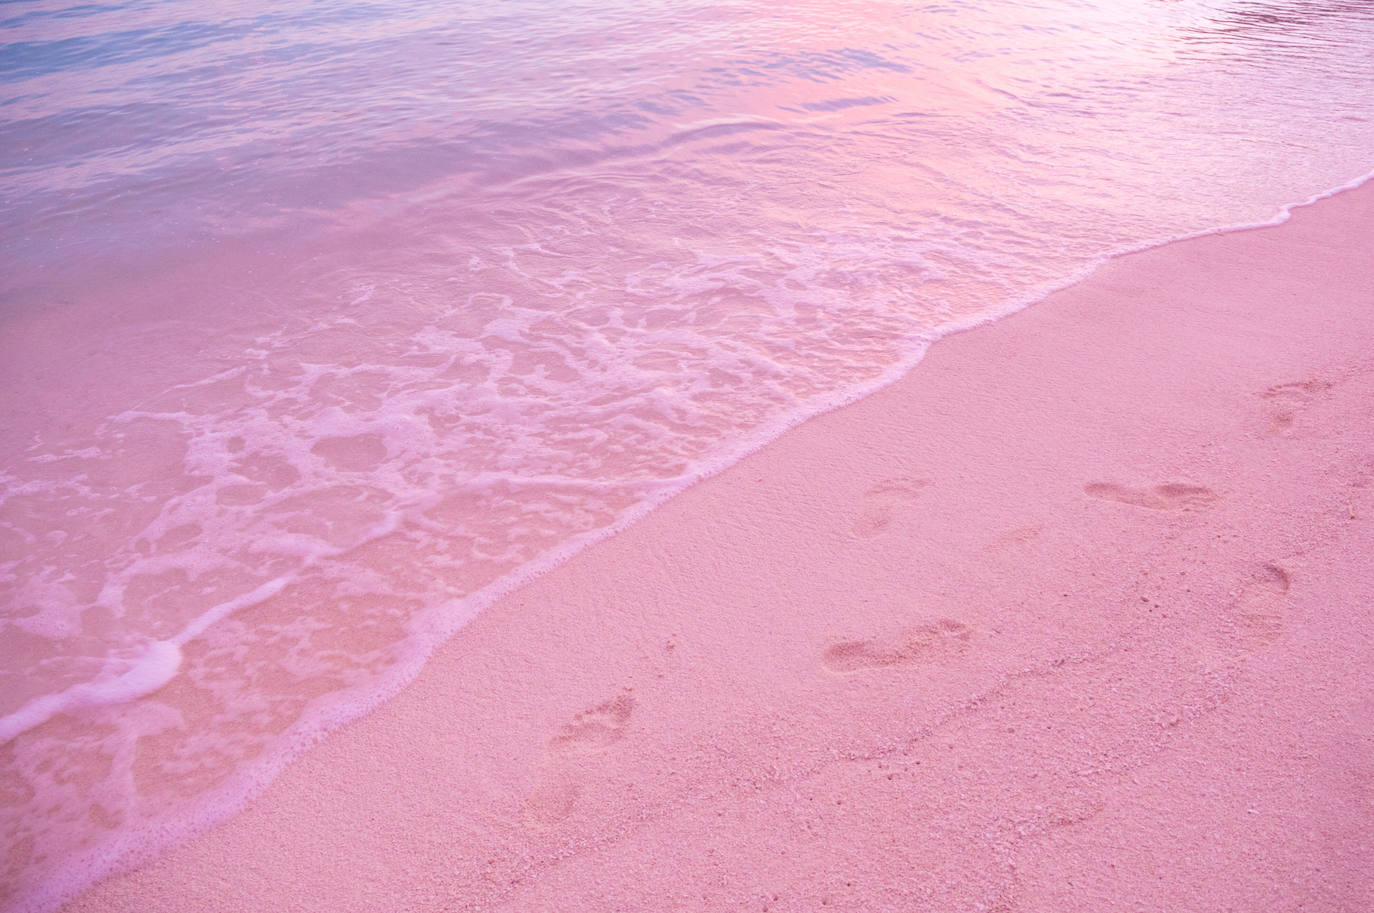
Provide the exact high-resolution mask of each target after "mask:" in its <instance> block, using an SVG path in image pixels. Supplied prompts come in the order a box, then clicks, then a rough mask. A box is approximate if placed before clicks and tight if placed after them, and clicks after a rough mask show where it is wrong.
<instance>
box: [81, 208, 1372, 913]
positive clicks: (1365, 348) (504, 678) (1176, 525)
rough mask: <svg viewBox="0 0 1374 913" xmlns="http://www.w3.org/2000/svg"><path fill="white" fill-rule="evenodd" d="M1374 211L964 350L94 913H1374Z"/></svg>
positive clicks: (286, 780) (1326, 222)
mask: <svg viewBox="0 0 1374 913" xmlns="http://www.w3.org/2000/svg"><path fill="white" fill-rule="evenodd" d="M1371 404H1374V186H1365V187H1363V188H1360V189H1357V190H1355V191H1350V192H1346V193H1342V194H1339V195H1337V196H1335V197H1333V198H1330V199H1327V200H1324V201H1321V202H1319V203H1316V204H1314V205H1311V206H1308V207H1304V208H1300V209H1298V210H1296V211H1295V212H1294V214H1293V217H1292V218H1291V220H1289V221H1288V222H1287V223H1285V224H1283V225H1282V226H1279V227H1274V228H1264V229H1255V230H1248V231H1240V232H1233V233H1228V234H1223V235H1216V236H1209V237H1203V238H1198V239H1194V240H1188V241H1183V242H1178V243H1173V244H1169V245H1166V246H1164V247H1160V248H1156V249H1153V250H1149V251H1145V252H1142V253H1138V254H1133V255H1130V256H1126V257H1123V258H1119V259H1117V260H1114V261H1112V262H1110V263H1108V264H1107V265H1105V266H1104V267H1103V268H1101V269H1100V270H1099V271H1098V272H1097V273H1095V274H1094V275H1093V276H1092V277H1091V278H1089V279H1088V280H1086V281H1084V282H1082V283H1080V284H1078V285H1076V286H1074V287H1072V288H1069V289H1067V290H1064V291H1062V292H1059V293H1057V294H1055V295H1054V296H1052V297H1051V298H1050V299H1048V300H1046V301H1044V302H1042V303H1040V304H1038V305H1035V306H1033V307H1031V308H1029V309H1028V310H1026V311H1023V312H1021V313H1020V314H1017V315H1015V316H1013V317H1010V318H1007V319H1005V320H1002V321H1000V322H998V323H995V324H993V325H990V326H986V327H983V328H979V329H976V330H973V331H969V332H966V333H963V334H960V335H958V336H955V337H951V338H949V339H946V340H943V341H941V342H939V343H937V344H936V345H935V346H934V348H933V349H932V351H931V352H930V354H929V355H928V356H927V358H926V359H925V360H924V361H923V362H922V363H921V364H920V365H919V366H918V367H917V368H916V369H915V370H914V371H913V372H912V373H911V374H910V375H909V376H907V377H906V378H905V379H904V380H902V381H900V382H899V383H897V384H895V385H893V386H891V387H889V388H887V389H886V390H884V391H882V392H880V393H878V394H876V395H873V396H871V397H869V398H867V399H865V400H863V401H861V402H859V403H857V404H855V405H853V406H850V407H847V408H845V409H842V410H839V411H836V412H833V413H830V414H828V415H825V416H822V417H820V418H817V419H814V420H812V421H810V422H808V423H806V424H805V425H803V426H801V427H799V428H797V429H795V430H794V431H792V432H790V433H788V434H787V435H785V436H784V437H783V438H781V439H780V440H778V441H776V442H775V443H773V444H772V445H770V446H768V447H767V448H765V449H763V450H762V451H760V452H758V453H756V454H754V455H753V456H751V457H749V458H747V459H745V460H744V461H742V462H741V463H739V464H737V465H735V466H734V467H733V468H731V469H729V470H728V471H726V472H724V473H722V474H721V475H719V476H717V477H715V478H713V479H711V480H709V481H707V482H705V483H703V484H700V485H698V486H696V487H695V488H693V489H691V490H689V491H688V492H686V493H685V494H683V495H680V496H679V497H677V498H675V499H673V500H672V501H670V502H669V503H668V504H666V505H665V506H663V507H661V508H660V509H658V510H657V511H655V512H653V513H652V514H651V515H650V516H648V517H647V518H646V519H644V520H642V521H641V522H639V523H638V524H636V525H635V526H634V527H632V528H631V529H630V530H629V531H628V532H625V533H623V534H621V535H619V536H617V537H614V538H613V539H610V540H608V541H606V542H603V543H602V544H600V545H597V546H595V547H593V548H590V549H588V550H587V551H585V552H584V553H582V554H581V555H579V556H578V557H576V558H575V559H573V560H572V561H570V562H569V563H567V564H565V565H564V566H562V567H560V568H559V569H557V570H556V571H554V572H552V573H550V574H548V575H546V576H544V577H542V578H539V579H537V580H535V581H533V582H532V583H530V584H529V585H528V586H526V587H524V588H523V589H521V590H519V591H518V592H516V593H515V594H513V595H512V596H510V597H508V598H506V599H505V600H503V601H501V602H500V603H498V604H497V605H496V606H495V607H493V608H492V609H490V610H488V611H487V612H485V613H484V614H482V615H481V616H480V617H479V618H478V619H477V620H476V621H474V622H473V623H472V624H471V625H470V626H469V627H468V628H466V629H465V630H463V631H462V632H460V633H459V634H458V635H457V636H456V637H455V638H453V639H452V640H451V641H450V642H449V643H448V644H447V645H446V646H445V647H444V648H443V649H441V650H440V651H439V652H438V653H437V654H436V655H435V656H434V657H433V658H432V659H431V661H430V662H429V664H428V665H427V666H426V667H425V669H424V671H423V672H422V674H421V675H420V677H419V678H418V679H417V680H416V681H415V682H414V683H413V684H412V685H411V686H410V687H409V688H408V689H407V690H405V691H404V692H403V693H402V694H401V695H400V696H399V697H397V698H395V699H394V700H392V701H390V702H388V703H387V704H385V705H384V706H382V707H381V708H380V709H379V710H377V711H375V712H374V713H372V714H370V715H369V716H367V717H365V718H363V719H362V720H360V721H358V722H357V723H355V724H353V725H351V726H348V727H346V728H344V729H343V730H341V731H338V732H336V733H334V734H333V735H331V736H330V737H328V738H327V739H326V740H325V741H323V742H322V743H321V744H319V745H318V746H317V747H315V748H314V749H312V750H311V751H310V752H309V753H307V754H306V755H305V756H304V757H303V758H302V759H301V760H299V761H297V762H296V763H295V764H293V765H292V766H290V767H289V768H288V769H287V770H286V772H285V773H284V774H283V775H282V776H281V777H280V778H279V779H278V780H276V781H275V782H274V783H272V784H271V786H270V787H269V788H268V789H267V790H266V791H265V792H264V793H263V794H262V795H261V796H259V797H258V798H257V799H256V800H254V801H253V802H252V803H250V805H249V806H248V807H247V808H246V809H245V810H244V811H243V812H242V813H240V814H239V815H238V816H236V817H234V818H232V819H231V820H230V821H228V822H227V823H226V824H224V825H222V826H219V827H217V828H215V829H213V830H211V831H209V832H208V833H205V834H204V835H203V836H201V837H200V838H198V839H196V840H195V841H193V842H191V843H190V844H188V845H185V846H183V847H181V848H179V849H177V850H175V851H173V852H171V853H170V854H168V855H166V856H164V857H162V858H160V859H157V860H155V861H154V862H152V863H151V864H149V865H147V866H145V867H143V868H141V869H139V870H137V871H134V872H132V873H130V874H127V875H123V876H119V877H115V878H113V879H110V880H108V881H106V882H104V883H103V884H101V885H99V886H98V887H97V888H96V889H94V890H93V891H91V892H90V893H89V894H87V895H86V896H84V897H83V898H81V899H79V900H78V901H76V902H74V903H71V904H69V905H68V906H67V907H66V908H65V909H66V910H68V911H71V913H77V911H81V913H125V911H127V913H134V911H138V913H154V911H190V910H195V911H212V910H223V911H245V910H280V911H331V913H334V911H377V910H387V911H412V910H413V911H440V910H443V911H459V910H464V911H466V910H511V911H517V910H518V911H536V910H540V911H542V910H548V911H578V910H583V911H612V910H626V911H630V910H658V911H663V910H773V911H813V910H822V909H839V910H852V911H879V910H903V911H911V910H932V911H956V910H959V911H962V910H967V911H975V910H982V911H1002V913H1010V911H1027V913H1029V911H1056V913H1066V911H1085V913H1086V911H1092V913H1103V911H1114V910H1149V911H1164V910H1168V911H1199V913H1201V911H1207V913H1218V911H1224V910H1236V911H1256V910H1265V911H1290V910H1292V911H1296V910H1303V911H1309V913H1315V911H1321V913H1337V911H1340V913H1347V911H1348V913H1357V911H1366V910H1369V909H1374V871H1372V870H1371V868H1370V866H1369V860H1370V859H1371V858H1374V421H1372V420H1371V416H1372V415H1374V412H1372V411H1371V409H1372V407H1371Z"/></svg>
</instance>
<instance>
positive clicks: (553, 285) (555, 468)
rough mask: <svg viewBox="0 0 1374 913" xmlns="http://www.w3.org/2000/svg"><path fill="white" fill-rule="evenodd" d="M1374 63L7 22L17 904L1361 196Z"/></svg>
mask: <svg viewBox="0 0 1374 913" xmlns="http://www.w3.org/2000/svg"><path fill="white" fill-rule="evenodd" d="M1372 48H1374V5H1372V4H1368V3H1365V2H1361V0H1347V2H1340V0H1174V2H1167V0H1040V2H1028V0H1003V2H995V0H978V2H946V3H936V4H929V5H922V4H903V3H885V2H866V3H865V2H831V3H801V4H778V5H775V4H768V3H764V2H761V0H736V2H728V0H713V2H709V3H704V2H687V0H683V2H677V3H665V2H652V0H649V2H636V3H628V2H577V0H573V2H559V3H552V2H546V0H539V2H534V0H523V2H521V0H516V2H506V3H476V2H470V0H464V2H458V3H424V2H419V0H382V2H370V3H348V2H344V0H339V2H330V0H320V2H302V0H294V2H291V0H286V2H273V3H267V2H265V0H245V2H223V3H209V2H170V0H158V2H142V3H138V2H134V3H124V2H114V3H109V4H105V5H101V4H98V3H97V4H77V3H75V2H72V0H12V2H8V3H5V4H4V5H3V6H0V195H3V212H4V223H3V229H2V231H3V239H2V243H3V246H2V247H0V294H2V295H3V304H2V305H0V378H3V386H2V387H0V390H2V392H3V403H4V405H3V425H2V426H0V486H2V489H0V594H2V595H0V612H2V613H3V615H2V616H0V803H3V805H2V806H0V840H3V849H4V856H3V861H2V862H0V885H2V886H0V906H3V908H4V909H7V910H45V909H49V908H51V907H52V906H53V905H54V904H56V903H57V902H59V901H60V900H61V899H62V898H63V897H65V896H68V895H69V894H70V893H71V892H72V891H75V890H79V889H80V888H81V887H82V886H84V885H86V884H88V883H89V882H90V880H91V879H92V878H94V877H98V876H99V875H100V874H101V873H103V872H106V871H109V870H110V869H111V868H113V867H118V866H121V865H127V864H130V863H132V862H135V861H137V860H138V859H141V858H146V856H147V854H148V853H150V852H154V851H156V850H157V849H159V848H162V847H165V846H166V845H167V844H168V843H169V842H172V841H175V840H177V839H180V838H182V837H184V836H185V835H186V834H187V833H189V832H190V831H192V830H194V829H195V828H198V827H202V826H204V825H205V824H207V823H210V822H213V821H214V820H217V819H218V818H221V817H223V816H224V815H225V814H228V813H229V812H230V811H232V810H233V808H234V807H235V806H236V804H237V803H239V802H241V801H242V800H243V798H244V797H245V796H247V795H249V794H250V793H251V792H252V790H253V789H255V788H256V787H258V786H260V785H261V784H262V783H263V782H265V781H266V780H267V779H268V778H270V776H271V775H272V773H273V772H274V771H275V770H276V769H277V768H278V767H279V766H280V764H281V763H282V762H283V761H284V760H286V759H287V758H289V756H290V755H291V754H292V753H294V752H296V751H298V750H299V749H300V747H302V746H303V745H305V744H308V743H309V742H310V741H311V740H312V739H314V738H316V737H317V736H318V735H319V734H321V733H323V732H324V731H327V730H328V729H329V728H330V727H331V726H333V725H337V724H338V723H339V722H340V721H342V720H345V719H347V718H350V717H353V716H356V715H357V714H358V713H361V712H363V711H364V710H366V709H367V708H369V707H370V706H373V705H375V703H376V702H377V701H378V700H380V699H382V698H384V697H385V696H386V695H388V694H390V693H393V692H394V691H395V690H396V689H397V688H398V687H399V686H400V685H401V684H403V683H404V682H405V681H406V680H407V679H408V678H409V677H410V676H411V675H413V673H414V671H415V669H416V668H417V666H418V664H419V663H420V662H422V661H423V659H424V657H425V656H426V655H427V654H428V652H429V651H430V650H431V649H432V648H433V647H434V646H435V645H436V644H437V643H438V642H439V641H440V640H441V639H442V638H443V637H445V636H446V635H448V634H450V633H452V632H453V631H454V630H456V629H457V628H458V627H460V626H461V625H462V624H463V623H464V622H465V621H466V620H468V619H470V618H471V617H472V615H473V614H474V613H476V612H478V611H480V610H481V609H482V608H483V607H484V606H485V605H487V604H488V603H489V602H490V601H491V600H492V598H494V596H495V595H498V594H499V593H501V592H502V591H504V590H507V589H509V588H510V587H511V586H514V585H516V584H518V583H519V582H520V581H521V580H524V579H527V578H528V577H529V576H530V575H531V574H533V573H537V572H538V571H540V570H542V569H545V568H547V567H549V566H550V565H551V564H552V563H553V562H554V561H556V560H558V559H559V558H561V557H566V556H567V555H568V554H570V553H572V552H573V551H575V550H576V549H577V548H579V547H581V546H583V545H585V544H586V543H588V542H590V541H593V540H595V539H597V538H600V537H602V536H604V535H606V534H607V533H608V532H611V531H613V530H615V529H616V528H618V527H619V526H622V525H624V524H625V523H626V522H628V521H630V520H632V519H633V518H634V517H636V516H638V515H639V514H641V513H643V511H644V510H646V509H648V508H649V507H652V506H653V505H654V504H656V503H658V502H660V501H661V500H663V499H664V498H666V497H668V496H670V495H671V494H673V493H674V492H677V491H679V490H681V489H682V488H683V487H684V486H686V485H688V484H690V483H691V482H692V481H694V480H696V479H698V478H700V477H701V476H702V475H703V474H705V473H707V472H710V471H714V470H716V469H719V468H721V467H722V466H724V465H727V464H729V463H730V462H731V461H733V460H735V459H737V458H738V457H739V456H740V455H741V454H742V453H744V452H746V451H747V450H749V449H751V448H753V447H756V446H758V445H759V444H761V443H763V442H765V441H766V440H768V439H769V438H772V437H774V436H776V435H777V434H778V433H780V432H781V431H782V430H783V429H784V428H786V427H787V426H788V425H791V424H795V423H796V422H798V421H800V420H802V419H804V418H806V417H807V416H810V415H813V414H815V413H817V412H818V411H821V410H824V409H826V408H830V407H833V406H834V405H837V404H839V403H842V402H845V401H849V400H852V399H854V398H855V397H857V396H859V395H862V394H863V393H864V392H867V391H870V390H872V389H874V388H875V387H876V386H878V385H881V384H883V383H885V382H888V381H890V380H892V379H893V378H894V377H896V376H897V375H899V374H900V373H901V372H902V371H904V370H906V369H907V368H909V367H910V366H911V365H912V364H913V363H914V362H915V361H916V360H917V359H918V358H919V357H920V354H921V353H922V352H923V351H924V349H925V347H926V346H927V345H928V344H929V342H930V341H931V340H934V339H936V338H938V337H939V336H941V335H943V334H945V333H948V332H950V331H951V330H952V329H955V328H959V327H965V326H969V325H972V324H976V323H979V322H982V321H986V320H988V319H991V318H994V317H996V316H999V315H1002V314H1005V313H1007V312H1009V311H1010V310H1014V309H1015V308H1017V307H1020V306H1023V305H1024V304H1026V303H1029V302H1032V301H1033V300H1035V298H1037V297H1038V296H1041V295H1043V294H1044V292H1045V291H1046V290H1048V289H1050V288H1052V287H1054V286H1056V285H1062V284H1064V283H1065V282H1067V281H1070V280H1072V279H1073V278H1074V277H1076V276H1079V275H1081V274H1082V273H1083V272H1084V270H1085V269H1088V268H1090V267H1091V266H1092V265H1093V264H1094V263H1095V262H1097V261H1098V260H1099V259H1100V258H1102V257H1103V256H1105V255H1109V254H1111V253H1114V252H1120V251H1123V250H1126V249H1131V248H1135V247H1139V246H1141V245H1143V244H1146V243H1149V242H1154V241H1158V240H1163V239H1166V238H1170V237H1178V236H1182V235H1187V234H1191V233H1196V232H1200V231H1206V230H1212V229H1216V228H1220V227H1224V226H1230V225H1238V224H1251V223H1258V222H1265V221H1271V220H1273V219H1274V218H1276V217H1277V216H1279V215H1280V214H1281V212H1282V210H1283V207H1285V206H1287V205H1290V204H1293V203H1296V202H1300V201H1303V200H1305V199H1308V198H1310V197H1312V196H1314V195H1317V194H1321V193H1323V192H1326V191H1329V190H1331V189H1333V188H1336V187H1339V186H1342V185H1345V184H1348V183H1350V182H1352V181H1355V180H1358V179H1360V178H1361V177H1363V176H1364V175H1365V174H1366V173H1367V172H1369V171H1370V170H1371V169H1374V56H1371V49H1372ZM1313 306H1314V307H1319V306H1320V302H1314V303H1313ZM1121 344H1122V345H1123V346H1128V345H1130V340H1127V339H1123V340H1122V341H1121ZM474 674H481V672H480V670H474Z"/></svg>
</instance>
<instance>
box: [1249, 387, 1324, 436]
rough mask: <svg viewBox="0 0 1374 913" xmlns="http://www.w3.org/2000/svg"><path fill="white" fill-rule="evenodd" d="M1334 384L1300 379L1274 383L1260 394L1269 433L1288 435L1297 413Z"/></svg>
mask: <svg viewBox="0 0 1374 913" xmlns="http://www.w3.org/2000/svg"><path fill="white" fill-rule="evenodd" d="M1332 386H1334V385H1333V384H1332V383H1331V382H1330V381H1325V380H1300V381H1293V382H1292V383H1287V384H1276V385H1274V386H1272V387H1270V388H1269V389H1268V390H1265V391H1264V392H1263V393H1261V394H1260V398H1261V399H1263V400H1265V402H1266V404H1267V406H1268V409H1267V410H1266V411H1267V413H1268V416H1269V433H1270V434H1282V435H1288V434H1291V433H1292V431H1293V425H1294V423H1295V422H1296V421H1297V414H1298V412H1299V411H1300V410H1301V409H1302V407H1303V406H1305V405H1307V404H1308V403H1309V402H1311V401H1312V400H1313V399H1315V398H1316V397H1317V396H1319V395H1321V394H1323V393H1325V392H1326V391H1327V390H1330V389H1331V387H1332Z"/></svg>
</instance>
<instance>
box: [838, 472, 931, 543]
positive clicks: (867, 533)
mask: <svg viewBox="0 0 1374 913" xmlns="http://www.w3.org/2000/svg"><path fill="white" fill-rule="evenodd" d="M929 484H930V481H929V480H928V479H887V480H886V481H883V482H879V483H878V484H877V485H874V486H873V487H872V488H870V489H869V490H868V491H866V492H864V495H863V499H862V501H861V502H860V505H859V516H858V517H857V518H856V519H855V520H854V535H856V536H862V537H863V538H865V539H872V538H873V537H874V536H879V535H882V533H883V532H885V531H886V530H887V528H888V527H889V526H891V525H892V521H893V520H894V519H895V518H896V517H897V515H898V514H899V513H900V512H901V511H902V510H904V509H905V508H907V507H909V506H911V505H912V504H914V503H916V498H917V497H918V496H919V494H920V491H921V489H922V488H925V487H926V486H927V485H929Z"/></svg>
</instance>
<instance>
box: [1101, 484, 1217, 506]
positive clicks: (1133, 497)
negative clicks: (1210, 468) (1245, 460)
mask: <svg viewBox="0 0 1374 913" xmlns="http://www.w3.org/2000/svg"><path fill="white" fill-rule="evenodd" d="M1083 491H1084V493H1086V494H1088V495H1090V496H1092V497H1094V498H1101V499H1102V500H1104V501H1117V502H1119V503H1121V504H1129V505H1131V506H1132V507H1144V508H1148V509H1149V510H1198V509H1200V508H1203V507H1206V506H1207V505H1208V504H1211V503H1212V502H1213V501H1215V500H1217V498H1218V497H1219V495H1218V494H1217V493H1216V492H1214V491H1212V489H1210V488H1206V487H1204V486H1202V485H1189V484H1188V483H1186V482H1166V483H1165V484H1163V485H1156V486H1155V487H1154V488H1129V487H1127V486H1125V485H1114V484H1112V483H1111V482H1091V483H1089V484H1087V485H1084V486H1083Z"/></svg>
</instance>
